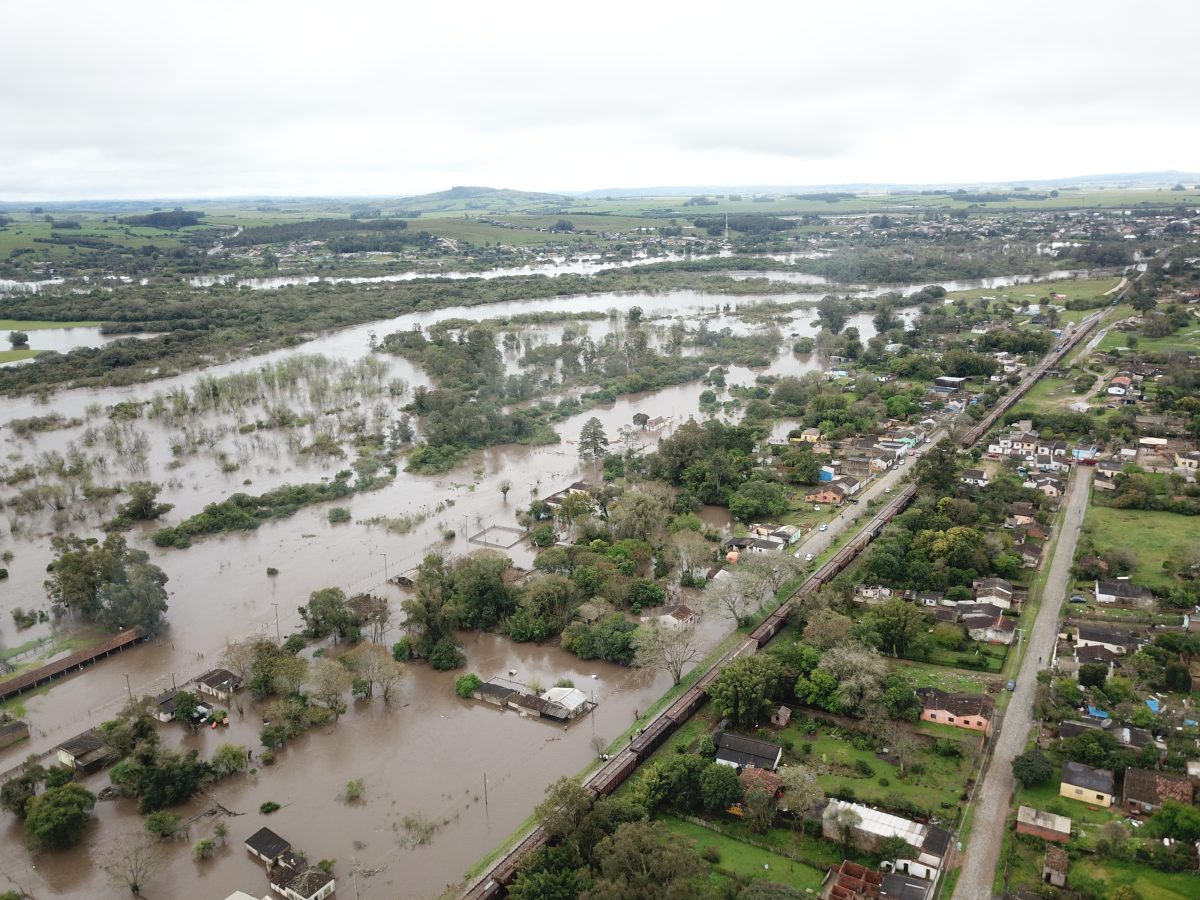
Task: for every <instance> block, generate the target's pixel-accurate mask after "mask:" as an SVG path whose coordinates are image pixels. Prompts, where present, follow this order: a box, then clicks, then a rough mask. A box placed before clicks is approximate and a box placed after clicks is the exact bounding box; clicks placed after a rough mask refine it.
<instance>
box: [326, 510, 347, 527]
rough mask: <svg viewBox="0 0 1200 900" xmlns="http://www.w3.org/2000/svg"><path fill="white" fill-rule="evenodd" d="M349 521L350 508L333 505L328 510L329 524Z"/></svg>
mask: <svg viewBox="0 0 1200 900" xmlns="http://www.w3.org/2000/svg"><path fill="white" fill-rule="evenodd" d="M349 521H350V510H348V509H346V507H344V506H335V507H334V508H333V509H331V510H330V511H329V524H330V525H337V524H338V523H339V522H349Z"/></svg>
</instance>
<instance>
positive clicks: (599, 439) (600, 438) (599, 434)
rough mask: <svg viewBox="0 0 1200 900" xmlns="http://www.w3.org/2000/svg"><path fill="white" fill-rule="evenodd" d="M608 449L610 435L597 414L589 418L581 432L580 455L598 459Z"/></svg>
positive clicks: (589, 458)
mask: <svg viewBox="0 0 1200 900" xmlns="http://www.w3.org/2000/svg"><path fill="white" fill-rule="evenodd" d="M607 450H608V435H606V434H605V433H604V426H603V425H601V424H600V420H599V419H597V418H596V417H595V416H592V418H590V419H588V420H587V422H585V423H584V425H583V430H582V431H581V432H579V457H580V459H584V460H591V461H593V462H594V461H596V460H598V459H600V458H601V457H602V456H604V454H605V452H606V451H607Z"/></svg>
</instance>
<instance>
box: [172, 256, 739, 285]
mask: <svg viewBox="0 0 1200 900" xmlns="http://www.w3.org/2000/svg"><path fill="white" fill-rule="evenodd" d="M715 255H717V254H711V253H709V254H696V255H694V256H684V255H681V254H678V253H667V254H663V255H661V256H645V255H643V256H635V257H633V258H630V259H625V258H606V257H603V256H598V255H596V256H576V257H571V258H567V257H565V256H553V257H539V258H538V259H536V260H535V261H534V262H531V263H529V264H527V265H523V266H497V267H495V268H491V269H481V270H480V271H478V272H464V271H459V270H456V269H445V270H442V269H419V270H415V271H411V272H396V273H393V274H390V275H355V276H350V275H346V276H324V275H281V276H277V277H273V278H238V277H237V276H236V275H198V276H195V277H193V278H189V279H187V283H188V284H189V285H191V286H192V287H199V288H203V287H210V286H212V285H214V284H224V285H232V286H234V287H239V288H243V287H244V288H250V289H251V290H254V291H272V290H277V289H278V288H283V287H294V286H296V285H304V284H317V283H325V284H385V283H387V282H390V281H416V280H418V279H424V278H449V279H452V280H457V279H462V278H512V277H514V276H519V275H591V274H594V273H596V272H599V271H601V270H603V269H626V268H630V267H632V266H645V265H652V264H654V263H662V262H674V261H677V260H681V259H695V260H699V259H711V258H712V257H713V256H715ZM720 255H722V256H727V255H729V254H728V253H727V252H726V253H722V254H720Z"/></svg>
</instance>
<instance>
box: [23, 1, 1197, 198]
mask: <svg viewBox="0 0 1200 900" xmlns="http://www.w3.org/2000/svg"><path fill="white" fill-rule="evenodd" d="M835 6H836V7H837V8H836V9H834V8H832V7H835ZM826 7H830V8H826ZM2 21H3V30H4V44H3V46H2V49H0V199H9V200H17V199H20V200H25V199H47V200H50V199H81V198H115V197H201V196H238V195H272V194H275V195H352V194H357V195H364V194H366V195H387V196H391V195H397V196H398V195H405V194H415V193H423V192H427V191H436V190H443V189H445V188H448V187H450V186H452V185H456V184H478V185H489V186H493V187H511V188H518V189H523V190H545V191H554V190H589V189H595V188H609V187H638V186H650V185H699V184H710V185H720V184H724V185H785V184H786V185H805V184H830V183H844V182H954V181H991V180H995V181H1000V180H1013V179H1037V178H1055V177H1065V176H1070V175H1082V174H1096V173H1111V172H1139V171H1152V170H1165V169H1179V170H1184V171H1193V172H1194V171H1197V170H1200V114H1198V113H1200V66H1198V65H1197V63H1196V60H1195V57H1194V54H1193V53H1192V52H1191V51H1190V50H1189V49H1188V46H1189V43H1190V42H1193V41H1194V40H1195V37H1196V35H1197V34H1200V28H1198V27H1197V26H1200V3H1198V2H1196V0H1179V2H1157V3H1155V2H1150V3H1140V4H1133V3H1129V2H1108V0H1089V2H1065V0H1038V2H1033V3H1030V2H1024V0H1018V2H1014V0H1006V2H1004V3H988V4H983V3H970V2H965V3H964V2H954V3H951V2H944V3H942V2H932V0H930V2H918V3H897V2H887V3H874V2H861V0H855V2H843V3H816V2H801V0H789V2H780V3H772V4H765V3H755V2H731V0H724V2H721V3H715V4H709V3H707V2H704V3H701V2H694V3H686V4H685V3H678V2H662V0H639V2H637V3H625V2H621V0H606V2H602V3H594V4H581V3H569V2H561V0H560V2H554V3H531V2H523V0H508V2H496V0H492V2H488V3H474V2H461V0H452V2H444V0H443V2H438V0H433V2H429V0H418V2H387V3H378V4H375V3H364V2H358V0H339V2H333V3H330V2H324V3H319V4H318V3H308V2H303V0H290V2H286V3H268V2H262V0H252V2H251V0H237V2H220V0H215V2H214V0H207V2H199V0H155V2H153V3H141V2H129V0H117V2H113V3H99V2H95V0H83V2H78V0H47V2H23V3H21V2H10V3H6V4H5V5H4V9H3V19H2Z"/></svg>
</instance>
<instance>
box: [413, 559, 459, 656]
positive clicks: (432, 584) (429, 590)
mask: <svg viewBox="0 0 1200 900" xmlns="http://www.w3.org/2000/svg"><path fill="white" fill-rule="evenodd" d="M453 592H454V582H453V580H452V578H451V577H450V572H449V570H448V568H447V566H446V559H445V557H443V556H441V555H440V554H437V553H430V554H428V555H427V556H426V557H425V559H424V560H422V561H421V564H420V565H419V566H417V589H416V596H414V597H410V598H409V599H408V600H405V601H404V603H403V604H401V608H402V609H403V610H404V614H405V620H404V627H405V628H406V629H407V630H408V634H409V638H410V639H411V642H412V649H413V653H414V655H416V656H418V657H421V658H427V657H428V656H429V652H430V650H432V649H433V647H434V645H436V644H437V642H438V641H440V640H442V639H443V638H447V637H450V636H451V635H452V633H453V630H454V627H455V626H456V625H457V624H458V622H457V608H456V607H455V605H454V604H453V603H452V602H451V599H452V597H453Z"/></svg>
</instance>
